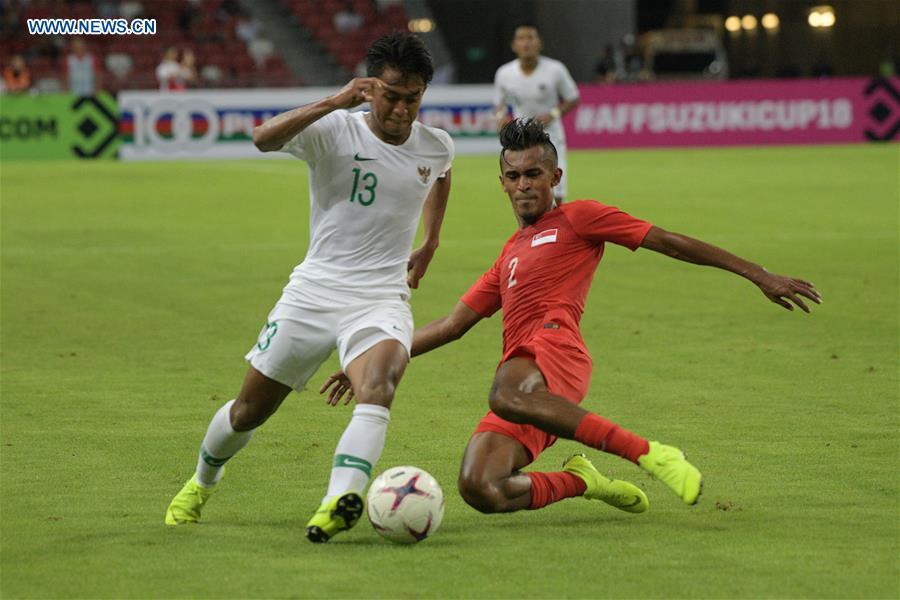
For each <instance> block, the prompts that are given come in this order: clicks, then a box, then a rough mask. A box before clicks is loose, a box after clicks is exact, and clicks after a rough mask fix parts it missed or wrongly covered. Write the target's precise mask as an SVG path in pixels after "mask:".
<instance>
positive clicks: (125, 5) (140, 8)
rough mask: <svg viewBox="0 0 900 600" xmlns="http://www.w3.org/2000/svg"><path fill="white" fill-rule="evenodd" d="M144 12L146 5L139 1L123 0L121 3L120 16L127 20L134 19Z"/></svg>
mask: <svg viewBox="0 0 900 600" xmlns="http://www.w3.org/2000/svg"><path fill="white" fill-rule="evenodd" d="M143 12H144V5H143V4H141V3H140V2H138V0H123V1H122V2H119V16H120V17H122V18H125V19H134V18H135V17H139V16H141V15H142V14H143Z"/></svg>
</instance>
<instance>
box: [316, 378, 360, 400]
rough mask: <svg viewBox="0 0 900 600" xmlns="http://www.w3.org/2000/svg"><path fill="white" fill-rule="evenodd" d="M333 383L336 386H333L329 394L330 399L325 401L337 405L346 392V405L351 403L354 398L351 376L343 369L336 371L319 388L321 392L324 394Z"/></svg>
mask: <svg viewBox="0 0 900 600" xmlns="http://www.w3.org/2000/svg"><path fill="white" fill-rule="evenodd" d="M332 385H333V386H334V387H333V388H331V392H330V393H329V394H328V399H327V400H326V401H325V402H326V403H327V404H330V405H332V406H337V405H338V403H339V402H340V401H341V398H343V397H344V394H347V398H346V399H345V400H344V405H347V404H350V401H351V400H353V385H352V384H351V383H350V378H349V377H347V375H345V374H344V372H343V371H335V372H334V373H332V374H331V376H330V377H329V378H328V379H326V380H325V383H323V384H322V387H320V388H319V393H320V394H324V393H325V392H326V391H328V388H330V387H331V386H332ZM348 392H349V393H348Z"/></svg>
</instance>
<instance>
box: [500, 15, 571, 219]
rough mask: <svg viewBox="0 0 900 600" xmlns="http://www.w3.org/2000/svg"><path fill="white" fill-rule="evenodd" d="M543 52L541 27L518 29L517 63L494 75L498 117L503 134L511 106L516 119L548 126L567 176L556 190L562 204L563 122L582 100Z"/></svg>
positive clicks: (564, 185)
mask: <svg viewBox="0 0 900 600" xmlns="http://www.w3.org/2000/svg"><path fill="white" fill-rule="evenodd" d="M542 48H543V42H541V37H540V36H539V35H538V30H537V27H535V26H534V25H532V24H523V25H519V26H518V27H516V30H515V33H514V34H513V40H512V51H513V52H514V53H515V55H516V59H515V60H512V61H510V62H508V63H506V64H505V65H503V66H501V67H500V68H499V69H497V73H496V74H495V75H494V117H495V118H496V121H497V131H500V130H501V129H502V128H503V126H504V125H505V124H506V122H507V121H509V115H508V114H507V105H511V106H512V110H513V116H514V117H515V118H517V119H518V118H520V117H530V118H533V119H535V120H537V121H540V122H541V124H543V125H544V128H545V130H546V131H547V133H548V134H549V135H550V140H551V141H552V142H553V145H554V146H556V150H557V152H558V153H559V168H560V169H562V172H563V174H562V179H561V180H560V182H559V185H557V186H556V187H554V188H553V196H554V197H555V198H556V202H557V204H559V203H561V202H562V201H563V199H564V198H565V197H566V192H567V182H568V168H567V163H566V133H565V130H563V126H562V120H561V119H562V117H563V115H565V114H566V113H567V112H569V111H570V110H572V109H573V108H575V107H576V106H578V100H579V96H578V87H577V86H576V85H575V81H574V80H573V79H572V76H571V75H570V74H569V70H568V69H567V68H566V66H565V65H564V64H562V63H561V62H559V61H558V60H554V59H552V58H548V57H546V56H541V49H542Z"/></svg>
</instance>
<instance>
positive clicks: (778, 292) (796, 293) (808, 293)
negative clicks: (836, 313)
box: [754, 273, 822, 313]
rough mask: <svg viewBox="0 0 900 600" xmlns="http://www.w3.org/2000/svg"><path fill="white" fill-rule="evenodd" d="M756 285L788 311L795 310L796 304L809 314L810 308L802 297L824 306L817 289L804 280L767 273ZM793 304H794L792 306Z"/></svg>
mask: <svg viewBox="0 0 900 600" xmlns="http://www.w3.org/2000/svg"><path fill="white" fill-rule="evenodd" d="M754 283H756V285H757V286H759V289H760V290H762V293H763V294H765V295H766V298H768V299H769V300H771V301H772V302H774V303H775V304H778V305H779V306H783V307H784V308H786V309H788V310H794V304H796V305H797V306H799V307H800V310H802V311H803V312H807V313H808V312H809V307H808V306H806V303H804V302H803V300H802V299H801V298H800V297H801V296H803V297H805V298H808V299H809V300H812V301H813V302H815V303H816V304H822V296H821V295H820V294H819V292H818V290H816V287H815V286H814V285H813V284H812V283H810V282H809V281H805V280H803V279H795V278H793V277H785V276H783V275H776V274H775V273H766V274H765V275H764V276H763V277H762V278H760V280H759V281H755V282H754ZM788 300H790V302H788ZM791 302H793V303H794V304H791Z"/></svg>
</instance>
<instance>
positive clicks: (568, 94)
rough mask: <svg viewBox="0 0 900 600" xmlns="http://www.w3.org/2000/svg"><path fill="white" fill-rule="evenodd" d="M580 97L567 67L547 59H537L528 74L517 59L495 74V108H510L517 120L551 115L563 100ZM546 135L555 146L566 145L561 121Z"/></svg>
mask: <svg viewBox="0 0 900 600" xmlns="http://www.w3.org/2000/svg"><path fill="white" fill-rule="evenodd" d="M578 97H579V96H578V86H577V85H575V80H573V79H572V76H571V75H570V74H569V70H568V69H567V68H566V65H564V64H562V63H561V62H559V61H558V60H555V59H552V58H547V57H546V56H539V57H538V63H537V67H536V68H535V70H534V71H532V72H531V73H530V74H528V75H526V74H525V73H523V72H522V67H521V66H520V65H519V59H518V58H517V59H515V60H512V61H510V62H508V63H506V64H505V65H503V66H502V67H500V68H499V69H497V73H496V74H495V75H494V106H506V105H507V104H508V105H511V106H512V109H513V116H515V117H516V118H519V117H534V116H537V115H539V114H541V113H548V112H550V111H551V110H553V109H554V108H556V107H558V106H559V100H560V98H562V99H563V100H565V101H567V102H569V101H572V100H577V99H578ZM547 133H548V134H550V140H551V141H553V143H554V144H557V143H559V144H565V142H566V134H565V131H564V130H563V126H562V123H561V122H560V120H559V119H554V120H553V121H551V122H550V124H549V125H547Z"/></svg>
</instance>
